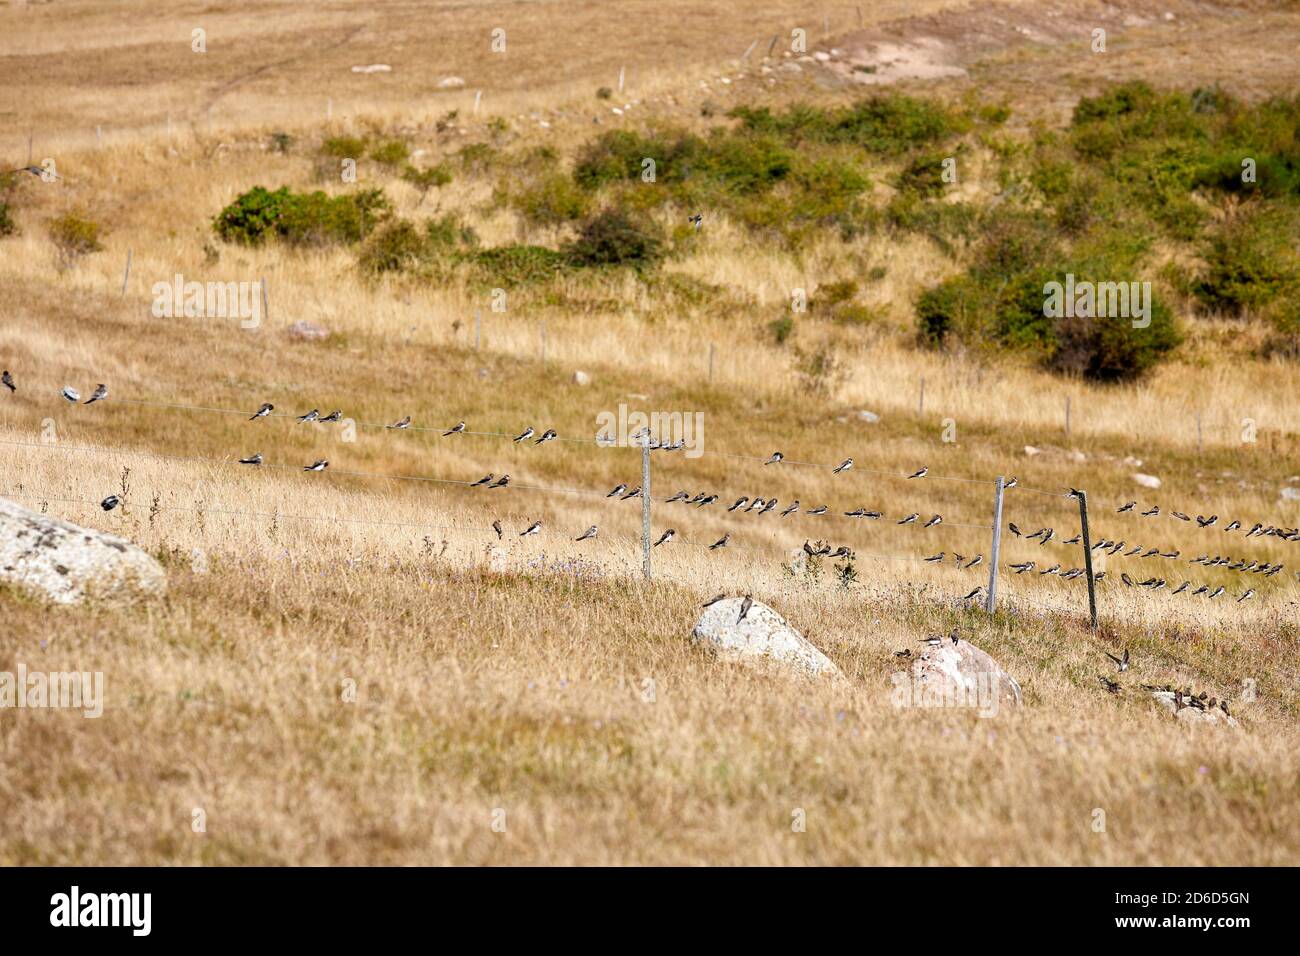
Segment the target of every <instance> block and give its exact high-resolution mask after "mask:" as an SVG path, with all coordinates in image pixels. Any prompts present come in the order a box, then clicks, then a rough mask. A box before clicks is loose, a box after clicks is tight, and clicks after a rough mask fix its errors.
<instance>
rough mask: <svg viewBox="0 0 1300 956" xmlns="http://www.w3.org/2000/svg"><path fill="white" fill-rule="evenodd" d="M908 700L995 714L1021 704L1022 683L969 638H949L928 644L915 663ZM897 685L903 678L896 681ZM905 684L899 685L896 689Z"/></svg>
mask: <svg viewBox="0 0 1300 956" xmlns="http://www.w3.org/2000/svg"><path fill="white" fill-rule="evenodd" d="M910 677H911V686H910V688H907V691H908V694H907V698H908V699H907V703H909V704H910V705H911V706H917V707H929V706H936V707H938V706H947V707H962V706H967V707H972V708H975V709H978V710H979V712H980V715H981V716H992V715H993V714H996V713H997V711H998V709H999V708H1001V707H1004V706H1006V707H1018V706H1020V685H1019V684H1018V683H1016V679H1015V678H1014V677H1012V676H1011V675H1010V674H1008V673H1007V672H1006V671H1005V670H1003V669H1002V665H1001V664H999V663H998V662H997V661H995V660H994V659H993V658H992V657H990V656H989V655H988V654H986V653H985V652H984V651H982V650H980V649H979V648H978V647H976V646H975V645H973V644H970V643H968V642H967V641H965V640H962V639H958V641H957V643H956V644H953V643H952V641H951V640H949V639H948V638H946V637H945V638H943V642H942V643H940V644H936V645H933V646H930V647H927V648H926V649H925V650H924V651H922V652H921V654H920V655H919V656H918V657H917V658H916V661H915V663H913V665H912V673H911V675H910ZM895 683H896V685H897V684H899V683H900V682H899V681H897V680H896V681H895ZM900 689H901V688H898V687H896V693H898V692H899V690H900Z"/></svg>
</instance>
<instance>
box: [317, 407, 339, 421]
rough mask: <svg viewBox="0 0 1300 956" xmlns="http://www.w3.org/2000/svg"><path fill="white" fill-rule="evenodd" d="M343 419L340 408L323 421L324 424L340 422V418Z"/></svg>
mask: <svg viewBox="0 0 1300 956" xmlns="http://www.w3.org/2000/svg"><path fill="white" fill-rule="evenodd" d="M342 417H343V410H342V409H340V408H336V409H334V411H332V412H330V413H329V414H328V415H326V416H325V417H324V418H322V419H321V421H322V422H336V421H338V420H339V419H340V418H342Z"/></svg>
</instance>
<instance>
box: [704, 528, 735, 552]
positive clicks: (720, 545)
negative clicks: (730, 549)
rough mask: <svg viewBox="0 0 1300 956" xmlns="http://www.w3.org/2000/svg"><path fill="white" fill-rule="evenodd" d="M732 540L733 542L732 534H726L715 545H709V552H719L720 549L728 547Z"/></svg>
mask: <svg viewBox="0 0 1300 956" xmlns="http://www.w3.org/2000/svg"><path fill="white" fill-rule="evenodd" d="M730 540H731V534H730V532H728V533H727V534H724V535H723V536H722V537H721V538H719V539H718V540H717V541H715V542H713V544H711V545H709V550H710V551H716V550H718V548H725V547H726V546H727V542H728V541H730Z"/></svg>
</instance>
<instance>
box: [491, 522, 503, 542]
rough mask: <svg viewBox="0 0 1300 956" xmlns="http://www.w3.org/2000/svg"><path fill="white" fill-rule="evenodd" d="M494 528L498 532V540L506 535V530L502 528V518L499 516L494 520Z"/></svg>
mask: <svg viewBox="0 0 1300 956" xmlns="http://www.w3.org/2000/svg"><path fill="white" fill-rule="evenodd" d="M492 530H493V531H495V532H496V533H497V540H498V541H500V540H501V539H502V537H504V536H505V531H504V530H502V528H501V519H499V518H498V519H496V520H494V521H493V522H492Z"/></svg>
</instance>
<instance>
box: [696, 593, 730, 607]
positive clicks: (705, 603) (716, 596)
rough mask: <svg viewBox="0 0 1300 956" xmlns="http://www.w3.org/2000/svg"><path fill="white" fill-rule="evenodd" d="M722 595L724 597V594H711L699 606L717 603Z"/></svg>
mask: <svg viewBox="0 0 1300 956" xmlns="http://www.w3.org/2000/svg"><path fill="white" fill-rule="evenodd" d="M724 597H726V595H725V594H715V595H713V597H711V598H709V599H708V600H707V601H705V602H704V603H703V604H701V605H700V607H710V606H711V605H714V604H717V603H718V602H719V601H721V600H722V599H723V598H724Z"/></svg>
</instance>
